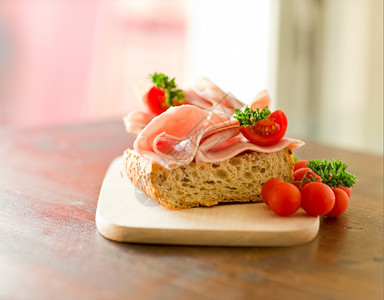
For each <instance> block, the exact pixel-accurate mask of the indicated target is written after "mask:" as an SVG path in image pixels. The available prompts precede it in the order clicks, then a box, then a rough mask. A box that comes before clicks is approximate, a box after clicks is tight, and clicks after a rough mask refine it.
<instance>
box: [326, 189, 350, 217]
mask: <svg viewBox="0 0 384 300" xmlns="http://www.w3.org/2000/svg"><path fill="white" fill-rule="evenodd" d="M332 191H333V193H334V194H335V205H334V206H333V208H332V210H331V211H330V212H328V213H327V217H332V218H336V217H338V216H341V215H342V214H343V213H344V212H345V211H346V210H347V208H348V204H349V197H348V194H347V193H346V192H345V191H344V190H342V189H340V188H332Z"/></svg>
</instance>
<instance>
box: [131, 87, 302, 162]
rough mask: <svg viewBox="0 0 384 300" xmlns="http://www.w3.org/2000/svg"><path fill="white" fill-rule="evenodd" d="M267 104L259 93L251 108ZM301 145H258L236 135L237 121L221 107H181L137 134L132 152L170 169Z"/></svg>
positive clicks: (265, 95) (285, 141) (264, 95)
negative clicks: (250, 152) (207, 108)
mask: <svg viewBox="0 0 384 300" xmlns="http://www.w3.org/2000/svg"><path fill="white" fill-rule="evenodd" d="M227 104H228V103H227ZM269 104H270V97H269V94H268V92H266V91H263V92H261V93H260V94H259V95H258V96H256V98H255V101H254V102H253V103H252V104H251V107H254V108H259V109H262V108H264V107H265V106H266V105H269ZM302 145H304V143H303V142H302V141H300V140H296V139H290V138H283V139H281V140H280V141H279V142H278V143H276V144H274V145H271V146H258V145H255V144H252V143H250V142H249V141H248V140H247V139H245V138H244V137H243V136H242V135H241V134H240V126H239V122H238V121H237V120H236V119H234V118H233V115H232V114H229V113H227V111H223V109H222V106H221V105H219V106H213V107H211V109H210V110H206V109H202V108H199V107H197V106H194V105H181V106H176V107H171V108H169V109H168V110H167V111H165V112H164V113H162V114H160V115H159V116H157V117H155V118H153V119H152V120H151V121H150V122H149V123H148V125H147V126H146V127H145V128H144V129H143V130H142V131H141V132H140V134H139V135H138V137H137V139H136V141H135V143H134V149H135V150H136V152H138V153H139V154H140V155H142V156H143V157H144V158H146V159H148V160H150V161H153V162H156V163H158V164H160V165H161V166H163V167H165V168H167V169H173V168H176V167H179V166H182V165H187V164H189V163H190V162H192V161H194V160H195V161H196V163H202V162H219V161H223V160H226V159H229V158H231V157H234V156H236V155H237V154H240V153H242V152H244V151H257V152H263V153H271V152H276V151H279V150H281V149H284V148H287V147H292V148H298V147H301V146H302Z"/></svg>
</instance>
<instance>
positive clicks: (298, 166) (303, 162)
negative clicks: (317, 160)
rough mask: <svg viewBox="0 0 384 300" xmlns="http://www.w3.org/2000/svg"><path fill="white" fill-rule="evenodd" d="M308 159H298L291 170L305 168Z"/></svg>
mask: <svg viewBox="0 0 384 300" xmlns="http://www.w3.org/2000/svg"><path fill="white" fill-rule="evenodd" d="M307 164H308V160H298V161H297V162H295V167H294V168H293V171H296V170H298V169H301V168H307Z"/></svg>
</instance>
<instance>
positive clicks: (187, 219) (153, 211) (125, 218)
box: [96, 156, 319, 247]
mask: <svg viewBox="0 0 384 300" xmlns="http://www.w3.org/2000/svg"><path fill="white" fill-rule="evenodd" d="M122 171H123V157H121V156H119V157H117V158H116V159H114V160H113V161H112V163H111V165H110V166H109V168H108V171H107V173H106V175H105V178H104V180H103V185H102V187H101V191H100V196H99V201H98V204H97V210H96V225H97V228H98V230H99V231H100V233H101V234H102V235H103V236H105V237H106V238H108V239H111V240H114V241H118V242H131V243H132V242H133V243H134V242H136V243H147V244H165V245H166V244H172V245H200V246H202V245H204V246H270V247H271V246H296V245H300V244H305V243H308V242H309V241H311V240H312V239H313V238H314V237H315V236H316V234H317V232H318V230H319V218H318V217H310V216H308V215H307V214H306V213H305V212H304V211H303V210H302V209H300V210H299V211H297V212H296V213H295V214H294V215H292V216H290V217H289V218H283V217H279V216H277V215H276V214H274V213H273V212H272V211H271V210H270V209H268V207H267V206H266V205H265V204H264V203H252V204H248V203H247V204H231V205H218V206H215V207H209V208H207V207H197V208H191V209H180V210H171V209H168V208H166V207H164V206H162V205H160V204H159V203H158V202H157V201H156V200H155V199H151V198H149V197H147V196H146V195H145V194H144V193H143V192H141V191H140V190H139V189H138V188H136V187H135V186H134V185H133V184H132V183H131V182H130V180H128V178H127V177H126V176H121V173H122Z"/></svg>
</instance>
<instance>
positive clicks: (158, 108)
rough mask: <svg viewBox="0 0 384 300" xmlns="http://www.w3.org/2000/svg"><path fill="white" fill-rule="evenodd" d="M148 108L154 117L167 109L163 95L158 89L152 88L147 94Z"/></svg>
mask: <svg viewBox="0 0 384 300" xmlns="http://www.w3.org/2000/svg"><path fill="white" fill-rule="evenodd" d="M148 107H149V109H150V110H151V111H152V112H153V113H154V114H156V115H160V114H161V113H163V112H165V111H166V110H167V109H168V106H167V104H166V103H165V93H164V91H163V90H162V89H160V88H158V87H155V86H154V87H153V88H151V89H150V90H149V92H148Z"/></svg>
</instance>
